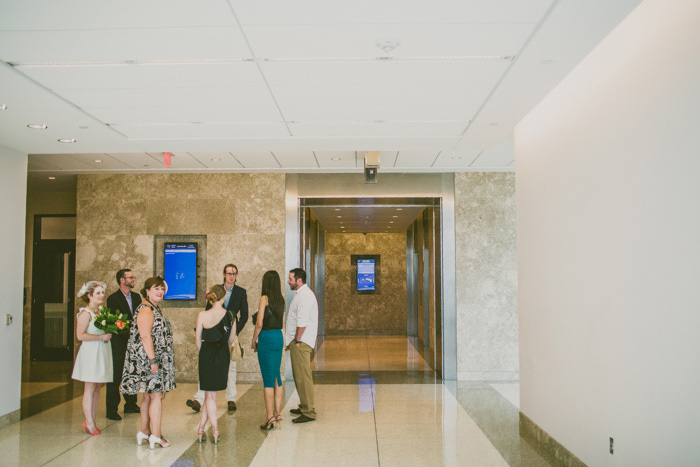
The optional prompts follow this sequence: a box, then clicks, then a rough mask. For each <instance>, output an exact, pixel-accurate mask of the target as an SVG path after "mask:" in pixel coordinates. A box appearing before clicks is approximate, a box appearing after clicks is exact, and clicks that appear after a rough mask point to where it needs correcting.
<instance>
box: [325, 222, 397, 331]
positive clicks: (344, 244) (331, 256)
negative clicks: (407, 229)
mask: <svg viewBox="0 0 700 467" xmlns="http://www.w3.org/2000/svg"><path fill="white" fill-rule="evenodd" d="M351 255H381V259H380V262H381V290H380V292H381V293H379V294H372V295H358V294H353V293H352V274H354V272H355V269H354V267H353V266H352V264H351V261H350V256H351ZM325 256H326V275H325V286H326V290H325V292H326V295H325V296H326V311H325V323H326V335H334V334H361V335H364V334H383V335H404V336H405V335H406V234H405V233H400V234H393V233H392V234H384V233H381V234H380V233H377V234H371V233H370V234H367V235H363V234H360V233H357V234H350V233H348V234H342V233H326V244H325Z"/></svg>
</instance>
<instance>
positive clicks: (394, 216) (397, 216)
mask: <svg viewBox="0 0 700 467" xmlns="http://www.w3.org/2000/svg"><path fill="white" fill-rule="evenodd" d="M391 217H399V216H391Z"/></svg>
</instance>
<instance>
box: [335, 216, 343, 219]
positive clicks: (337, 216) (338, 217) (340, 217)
mask: <svg viewBox="0 0 700 467" xmlns="http://www.w3.org/2000/svg"><path fill="white" fill-rule="evenodd" d="M335 217H337V218H338V219H340V218H341V217H343V216H335Z"/></svg>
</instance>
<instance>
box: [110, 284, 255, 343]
mask: <svg viewBox="0 0 700 467" xmlns="http://www.w3.org/2000/svg"><path fill="white" fill-rule="evenodd" d="M221 285H224V284H221ZM224 287H225V286H224ZM124 300H125V301H126V299H124ZM209 308H211V305H209V304H208V303H207V307H206V309H207V310H208V309H209ZM226 309H227V310H228V311H230V312H231V313H233V319H236V320H238V321H237V324H236V335H238V334H240V333H241V331H242V330H243V327H244V326H245V323H247V322H248V294H247V293H246V291H245V289H244V288H243V287H238V286H237V285H234V286H233V291H232V292H231V298H230V299H229V300H228V306H227V307H226Z"/></svg>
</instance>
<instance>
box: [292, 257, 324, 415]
mask: <svg viewBox="0 0 700 467" xmlns="http://www.w3.org/2000/svg"><path fill="white" fill-rule="evenodd" d="M287 284H289V288H290V289H292V290H294V291H295V293H294V298H293V299H292V303H290V304H289V313H288V314H287V329H286V332H285V339H284V340H285V344H286V348H287V350H289V354H290V357H291V359H292V375H293V376H294V384H295V385H296V387H297V392H298V393H299V408H298V409H292V410H291V413H293V414H295V415H299V417H297V418H295V419H294V420H292V422H293V423H306V422H312V421H314V420H316V410H315V409H314V380H313V376H312V374H311V359H312V357H313V353H314V347H316V335H317V334H318V302H317V301H316V295H314V293H313V291H312V290H311V289H310V288H309V286H308V285H306V271H304V270H303V269H301V268H296V269H292V270H291V271H289V280H288V281H287Z"/></svg>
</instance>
